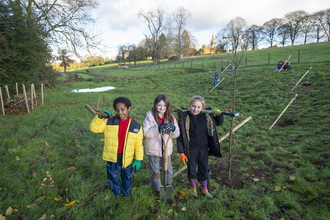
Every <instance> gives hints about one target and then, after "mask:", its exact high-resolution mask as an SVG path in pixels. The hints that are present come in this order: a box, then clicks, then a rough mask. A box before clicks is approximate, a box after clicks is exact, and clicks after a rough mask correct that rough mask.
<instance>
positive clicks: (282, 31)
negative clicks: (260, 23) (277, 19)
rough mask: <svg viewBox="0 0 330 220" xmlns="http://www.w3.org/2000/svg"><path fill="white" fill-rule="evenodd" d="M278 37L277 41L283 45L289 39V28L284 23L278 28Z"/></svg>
mask: <svg viewBox="0 0 330 220" xmlns="http://www.w3.org/2000/svg"><path fill="white" fill-rule="evenodd" d="M278 38H279V43H280V44H281V45H282V47H284V46H285V44H286V42H287V40H288V39H289V29H288V27H287V25H286V24H283V25H281V26H280V27H279V28H278Z"/></svg>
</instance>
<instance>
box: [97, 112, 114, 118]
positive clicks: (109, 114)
mask: <svg viewBox="0 0 330 220" xmlns="http://www.w3.org/2000/svg"><path fill="white" fill-rule="evenodd" d="M103 112H104V113H105V114H107V116H101V115H98V116H99V119H103V118H110V116H111V112H108V111H103Z"/></svg>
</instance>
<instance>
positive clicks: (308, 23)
mask: <svg viewBox="0 0 330 220" xmlns="http://www.w3.org/2000/svg"><path fill="white" fill-rule="evenodd" d="M313 28H314V25H313V17H312V15H306V16H305V17H304V19H303V21H302V25H301V33H303V34H304V44H306V42H307V38H308V37H309V35H310V33H311V32H312V31H313Z"/></svg>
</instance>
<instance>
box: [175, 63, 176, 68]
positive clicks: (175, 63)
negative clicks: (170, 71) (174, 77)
mask: <svg viewBox="0 0 330 220" xmlns="http://www.w3.org/2000/svg"><path fill="white" fill-rule="evenodd" d="M175 69H176V61H175Z"/></svg>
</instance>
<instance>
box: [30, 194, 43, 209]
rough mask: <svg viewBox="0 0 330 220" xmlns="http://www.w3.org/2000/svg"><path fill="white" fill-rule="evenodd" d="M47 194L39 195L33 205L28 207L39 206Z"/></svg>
mask: <svg viewBox="0 0 330 220" xmlns="http://www.w3.org/2000/svg"><path fill="white" fill-rule="evenodd" d="M44 198H45V196H42V197H39V198H37V199H36V200H34V202H33V203H32V204H31V205H27V206H26V207H28V208H35V207H37V205H38V204H40V203H41V202H42V200H44Z"/></svg>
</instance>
